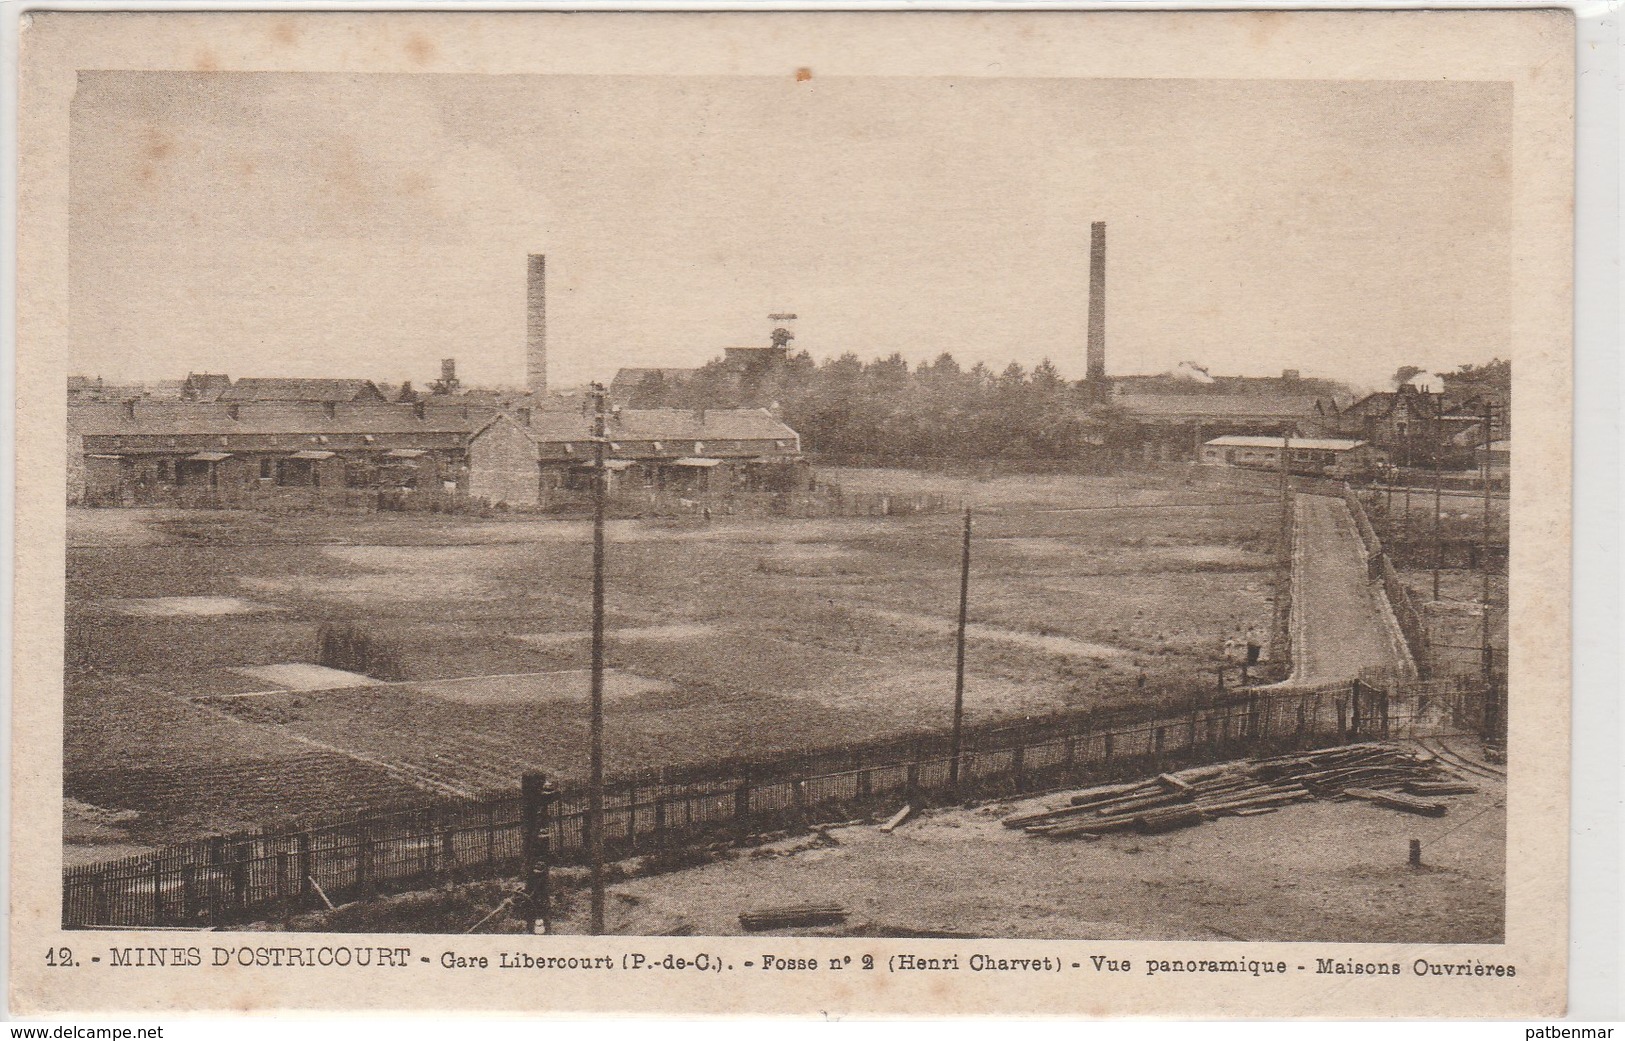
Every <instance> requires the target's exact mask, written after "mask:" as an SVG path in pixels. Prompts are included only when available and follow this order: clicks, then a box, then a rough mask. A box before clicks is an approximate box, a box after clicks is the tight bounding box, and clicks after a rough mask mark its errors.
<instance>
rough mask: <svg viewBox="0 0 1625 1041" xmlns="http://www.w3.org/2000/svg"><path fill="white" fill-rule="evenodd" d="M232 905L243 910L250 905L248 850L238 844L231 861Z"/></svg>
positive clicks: (237, 910)
mask: <svg viewBox="0 0 1625 1041" xmlns="http://www.w3.org/2000/svg"><path fill="white" fill-rule="evenodd" d="M231 906H232V910H233V911H235V912H241V911H242V910H243V909H244V908H246V907H247V906H248V850H247V849H245V848H243V847H242V846H238V847H237V848H236V849H235V850H234V851H233V855H232V862H231Z"/></svg>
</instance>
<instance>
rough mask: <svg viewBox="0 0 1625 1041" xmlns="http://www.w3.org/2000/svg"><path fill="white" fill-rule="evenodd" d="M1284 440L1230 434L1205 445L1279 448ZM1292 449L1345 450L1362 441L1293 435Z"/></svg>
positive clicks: (1313, 450)
mask: <svg viewBox="0 0 1625 1041" xmlns="http://www.w3.org/2000/svg"><path fill="white" fill-rule="evenodd" d="M1283 440H1285V439H1284V438H1279V437H1254V436H1252V435H1250V434H1231V435H1228V436H1225V437H1216V438H1214V439H1213V440H1211V441H1209V442H1207V445H1212V446H1217V447H1219V448H1280V447H1281V442H1282V441H1283ZM1291 441H1292V447H1293V449H1303V450H1304V451H1311V452H1347V451H1348V450H1349V449H1351V448H1359V447H1360V446H1361V445H1363V444H1365V442H1364V441H1353V440H1349V439H1347V438H1341V437H1294V438H1292V439H1291Z"/></svg>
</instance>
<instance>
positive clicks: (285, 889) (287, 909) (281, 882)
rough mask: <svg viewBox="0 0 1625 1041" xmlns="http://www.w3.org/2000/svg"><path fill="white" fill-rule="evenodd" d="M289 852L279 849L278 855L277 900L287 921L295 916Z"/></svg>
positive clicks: (283, 917) (283, 918) (284, 919)
mask: <svg viewBox="0 0 1625 1041" xmlns="http://www.w3.org/2000/svg"><path fill="white" fill-rule="evenodd" d="M288 859H289V858H288V853H287V851H286V850H278V851H277V855H276V901H277V904H278V905H279V906H280V908H281V914H282V920H283V921H284V922H285V921H287V920H288V919H289V918H291V917H292V916H293V899H292V896H293V894H292V892H291V890H292V888H293V887H292V886H291V885H289V882H288Z"/></svg>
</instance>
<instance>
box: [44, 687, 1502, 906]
mask: <svg viewBox="0 0 1625 1041" xmlns="http://www.w3.org/2000/svg"><path fill="white" fill-rule="evenodd" d="M1481 701H1482V698H1481V696H1480V695H1479V694H1478V693H1477V692H1476V691H1474V690H1473V689H1472V688H1471V687H1470V686H1467V685H1465V684H1464V683H1463V682H1462V681H1456V682H1453V683H1451V684H1426V683H1413V684H1408V685H1404V686H1395V687H1389V688H1386V689H1384V688H1379V687H1374V686H1369V685H1362V684H1360V683H1358V682H1356V683H1350V684H1340V685H1335V686H1330V687H1325V688H1317V689H1292V690H1255V691H1252V692H1245V691H1244V692H1241V693H1239V694H1237V695H1233V696H1232V697H1231V698H1230V699H1227V700H1226V701H1225V702H1224V703H1222V704H1207V705H1193V706H1191V707H1190V708H1189V709H1188V710H1186V711H1183V712H1179V713H1173V714H1168V715H1164V716H1161V717H1159V718H1155V719H1150V720H1144V721H1140V722H1134V723H1124V724H1119V725H1116V726H1104V727H1103V726H1098V725H1097V724H1096V720H1095V719H1094V718H1093V717H1091V716H1089V715H1087V714H1083V713H1074V714H1063V715H1057V716H1053V717H1048V718H1045V719H1042V720H1036V721H1024V722H1020V723H1018V724H1017V725H1015V726H1010V725H994V726H985V727H981V728H978V729H976V730H973V731H971V732H969V733H968V734H967V735H966V741H965V748H966V751H964V752H963V753H962V755H961V757H960V772H959V783H958V785H957V787H955V786H952V785H951V784H950V769H951V765H952V756H951V754H950V753H949V751H948V743H947V740H946V736H945V735H933V736H930V737H927V738H923V739H914V740H912V741H910V742H908V743H899V742H889V743H877V744H869V745H864V746H851V747H846V748H835V749H827V750H824V751H821V752H819V753H817V754H816V755H811V756H797V757H793V758H790V759H788V760H769V761H761V762H754V763H751V762H738V761H735V762H727V763H715V764H709V765H706V766H701V767H698V768H690V769H687V770H684V771H682V772H681V774H676V773H672V772H669V771H668V772H663V773H651V774H644V775H639V776H634V777H627V778H621V779H617V780H614V781H612V782H610V783H608V784H607V786H606V793H605V799H604V818H603V827H604V835H605V847H606V850H607V852H608V854H609V855H610V856H611V857H626V856H631V855H636V854H657V855H658V854H661V853H667V854H670V853H674V852H680V851H682V850H684V849H690V848H693V847H696V846H701V845H705V844H708V843H714V842H718V841H731V840H735V839H739V838H744V837H748V836H749V835H752V834H760V833H762V832H765V831H770V830H779V829H785V828H795V827H800V826H805V825H807V824H809V823H811V822H815V821H820V820H822V821H833V820H846V819H851V818H854V817H860V816H863V815H865V814H869V813H873V812H880V811H889V810H891V809H895V808H896V807H897V806H899V805H902V804H904V803H912V804H914V805H916V806H918V805H921V804H922V803H931V802H944V801H961V800H965V799H970V798H989V797H1003V796H1009V795H1015V794H1019V793H1031V792H1038V791H1045V790H1053V789H1056V788H1060V787H1065V786H1070V785H1077V784H1084V783H1092V782H1097V781H1103V780H1111V779H1115V778H1120V777H1134V776H1143V775H1145V774H1147V773H1153V772H1157V771H1160V770H1164V769H1170V768H1174V767H1176V766H1183V765H1190V764H1194V763H1202V762H1217V761H1221V760H1223V759H1226V758H1234V757H1237V756H1240V755H1244V754H1248V753H1251V752H1255V751H1259V750H1265V749H1278V748H1287V747H1308V746H1313V745H1317V744H1327V743H1333V742H1344V741H1350V740H1356V739H1365V738H1371V737H1389V738H1401V737H1412V736H1423V735H1429V734H1449V733H1468V732H1475V731H1476V730H1477V728H1479V727H1481V726H1482V725H1483V722H1484V720H1483V709H1482V704H1481ZM517 781H518V778H515V782H516V784H517ZM550 818H551V820H550V827H551V833H552V847H551V848H552V852H553V858H554V863H556V864H579V863H582V862H584V859H585V857H586V823H587V792H586V791H585V790H584V789H582V788H579V787H568V786H567V787H566V788H565V789H564V790H563V791H562V792H561V793H560V797H559V799H558V801H557V802H556V804H555V805H554V806H553V807H552V809H551V810H550ZM522 820H523V806H522V802H521V799H520V797H519V796H518V794H517V792H516V793H514V794H512V795H503V796H498V797H493V798H487V799H482V800H477V801H470V802H456V803H436V804H429V805H424V806H420V807H415V808H409V809H404V810H399V811H395V812H388V813H382V814H373V815H368V816H361V817H354V818H351V819H339V820H331V821H328V822H325V823H319V824H313V825H310V826H305V827H299V828H287V829H279V830H275V831H265V832H260V833H250V834H240V835H234V836H222V837H217V838H213V839H208V840H202V841H198V842H192V843H186V844H182V845H177V846H171V847H168V848H166V849H163V850H160V851H157V852H155V853H150V854H145V855H141V856H136V857H129V858H125V859H123V860H118V861H113V862H109V863H103V864H94V865H82V866H75V867H71V868H68V869H67V870H66V871H65V872H64V875H63V903H62V922H63V926H64V927H65V928H86V927H124V928H134V927H150V926H159V927H182V928H185V927H191V928H204V927H221V926H227V925H231V924H233V923H243V922H250V921H259V920H276V919H280V918H285V917H287V916H289V915H292V914H295V913H298V912H302V911H307V910H312V909H316V908H320V907H322V906H324V904H326V903H333V904H338V903H343V902H346V901H350V900H356V899H365V898H368V897H371V896H375V895H378V894H380V893H382V892H387V891H401V890H408V889H414V888H421V887H426V886H432V885H437V884H441V883H446V882H453V881H465V880H471V879H477V878H495V877H503V876H511V875H512V874H513V873H514V872H516V871H517V869H518V867H519V865H520V862H521V857H522V854H523V848H522V846H523V843H522Z"/></svg>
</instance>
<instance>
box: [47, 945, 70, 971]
mask: <svg viewBox="0 0 1625 1041" xmlns="http://www.w3.org/2000/svg"><path fill="white" fill-rule="evenodd" d="M45 964H46V965H48V966H50V967H51V968H53V969H71V968H73V951H72V950H70V949H69V948H67V947H50V948H47V949H46V951H45Z"/></svg>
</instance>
